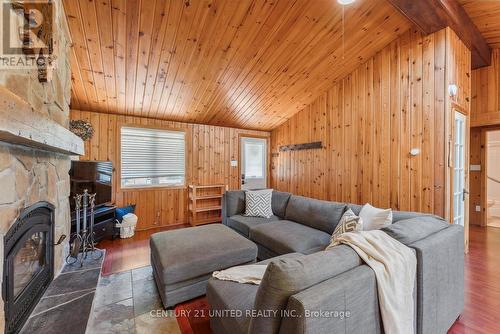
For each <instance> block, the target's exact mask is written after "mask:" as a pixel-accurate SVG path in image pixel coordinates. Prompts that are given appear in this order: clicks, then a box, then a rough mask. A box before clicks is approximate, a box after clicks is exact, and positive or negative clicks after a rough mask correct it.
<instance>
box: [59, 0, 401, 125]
mask: <svg viewBox="0 0 500 334" xmlns="http://www.w3.org/2000/svg"><path fill="white" fill-rule="evenodd" d="M64 8H65V11H66V15H67V17H68V23H69V27H70V31H71V35H72V39H73V48H72V55H71V62H72V80H73V87H72V88H73V89H72V92H73V94H72V102H71V104H72V108H73V109H80V110H89V111H97V112H105V113H115V114H128V115H137V116H146V117H154V118H161V119H168V120H177V121H184V122H194V123H205V124H214V125H226V126H235V127H244V128H256V129H265V130H268V129H272V128H274V127H276V126H278V125H280V124H281V123H283V122H284V121H285V120H286V119H288V118H290V117H291V116H292V115H293V114H295V113H296V112H297V111H299V110H301V109H302V108H303V107H304V106H306V105H307V104H309V103H310V102H311V101H313V100H314V99H315V98H316V97H317V96H319V95H320V94H321V93H323V92H324V91H325V90H326V89H328V88H329V87H330V86H332V83H333V81H335V80H338V79H341V78H343V77H344V76H345V75H346V74H348V73H349V72H351V71H352V70H353V69H355V68H356V67H357V66H358V65H359V64H360V63H363V62H364V61H365V60H366V59H367V58H369V57H371V56H373V55H374V54H375V53H376V52H377V51H378V50H380V49H382V48H383V47H384V46H385V45H387V44H388V43H389V42H391V41H392V40H394V39H395V38H396V37H397V36H398V35H399V34H400V33H403V32H404V31H406V30H407V29H408V28H409V27H410V23H409V21H408V20H406V19H405V18H404V17H403V16H402V15H401V14H399V13H398V12H396V10H395V9H394V8H393V7H392V6H391V5H390V4H389V3H388V2H386V0H370V1H367V0H358V1H356V2H355V3H354V4H352V5H349V6H347V7H346V8H345V27H344V29H345V44H344V47H343V43H342V20H341V18H342V6H340V5H339V4H338V3H337V1H335V0H314V1H311V0H142V1H141V0H99V1H97V0H64ZM344 55H345V56H344Z"/></svg>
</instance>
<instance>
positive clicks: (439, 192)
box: [433, 30, 448, 217]
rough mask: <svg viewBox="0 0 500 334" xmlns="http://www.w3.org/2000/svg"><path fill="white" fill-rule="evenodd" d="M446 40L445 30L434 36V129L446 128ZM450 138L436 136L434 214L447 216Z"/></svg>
mask: <svg viewBox="0 0 500 334" xmlns="http://www.w3.org/2000/svg"><path fill="white" fill-rule="evenodd" d="M445 39H446V32H445V31H444V30H441V31H438V32H436V33H435V35H434V129H444V128H445V119H446V117H445V113H444V112H442V111H444V110H445V101H446V96H447V93H446V88H445V86H446V84H445V83H446V73H445V68H446V45H445V43H442V41H443V40H445ZM447 143H448V138H447V137H446V135H444V136H434V166H433V169H434V212H435V213H436V214H438V215H440V216H443V217H444V216H445V207H446V203H445V182H446V165H447V158H446V145H447Z"/></svg>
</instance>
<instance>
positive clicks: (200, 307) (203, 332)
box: [175, 297, 212, 334]
mask: <svg viewBox="0 0 500 334" xmlns="http://www.w3.org/2000/svg"><path fill="white" fill-rule="evenodd" d="M209 310H210V307H209V305H208V301H207V298H206V297H200V298H196V299H193V300H189V301H187V302H185V303H182V304H179V305H177V306H176V307H175V314H176V317H177V323H178V324H179V328H180V330H181V333H182V334H212V331H211V329H210V317H209Z"/></svg>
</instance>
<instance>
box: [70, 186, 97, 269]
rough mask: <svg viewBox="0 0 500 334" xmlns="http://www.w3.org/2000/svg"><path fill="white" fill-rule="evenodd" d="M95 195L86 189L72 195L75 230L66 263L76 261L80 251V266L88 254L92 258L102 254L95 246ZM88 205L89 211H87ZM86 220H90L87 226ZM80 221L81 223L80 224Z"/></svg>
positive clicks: (95, 258)
mask: <svg viewBox="0 0 500 334" xmlns="http://www.w3.org/2000/svg"><path fill="white" fill-rule="evenodd" d="M95 196H96V194H89V192H88V190H87V189H85V190H84V191H83V194H77V195H75V196H74V200H75V210H76V232H75V233H74V234H73V235H72V237H71V248H70V252H69V254H68V256H67V257H66V263H68V264H74V263H76V262H77V261H78V256H79V254H80V253H82V255H81V257H80V267H82V266H83V260H85V259H86V258H87V256H88V255H89V254H90V256H91V258H92V259H93V260H97V259H99V258H100V257H101V256H102V254H103V252H102V250H100V249H99V248H96V247H95V244H96V242H95V239H94V208H95ZM82 203H83V207H82ZM89 207H90V212H88V211H87V209H88V208H89ZM81 209H83V210H82V214H83V219H81V217H80V210H81ZM88 220H90V222H89V224H88V226H87V222H88ZM81 222H82V223H83V224H82V225H81V224H80V223H81ZM82 227H83V228H82Z"/></svg>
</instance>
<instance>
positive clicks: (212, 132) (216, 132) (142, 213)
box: [71, 110, 270, 229]
mask: <svg viewBox="0 0 500 334" xmlns="http://www.w3.org/2000/svg"><path fill="white" fill-rule="evenodd" d="M71 119H84V120H87V121H89V122H91V124H92V125H93V127H94V130H95V132H94V136H93V138H92V139H91V140H90V141H86V142H85V155H84V156H82V157H80V159H81V160H110V161H112V162H113V165H114V167H115V173H114V176H113V189H114V191H113V201H114V202H115V203H116V205H119V206H122V205H127V204H136V205H137V208H136V210H137V214H138V216H139V223H138V229H147V228H151V227H157V226H165V225H172V224H180V223H186V218H187V203H188V201H187V195H188V194H187V189H186V187H181V188H149V189H148V188H144V189H120V181H119V172H120V168H119V161H120V157H119V152H120V146H119V145H120V128H121V126H122V125H126V124H132V125H138V126H144V127H156V128H164V129H179V130H183V131H185V133H186V142H187V145H186V185H187V184H202V185H203V184H216V183H221V184H225V185H227V186H228V188H229V189H239V187H240V181H239V174H238V168H235V167H231V166H230V160H232V159H235V160H238V161H239V136H240V135H241V134H246V135H255V136H263V137H269V136H270V133H269V132H265V131H254V130H242V129H235V128H223V127H216V126H209V125H198V124H187V123H179V122H170V121H164V120H158V119H150V118H144V117H135V116H120V115H111V114H99V113H92V112H87V111H79V110H72V111H71Z"/></svg>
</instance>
